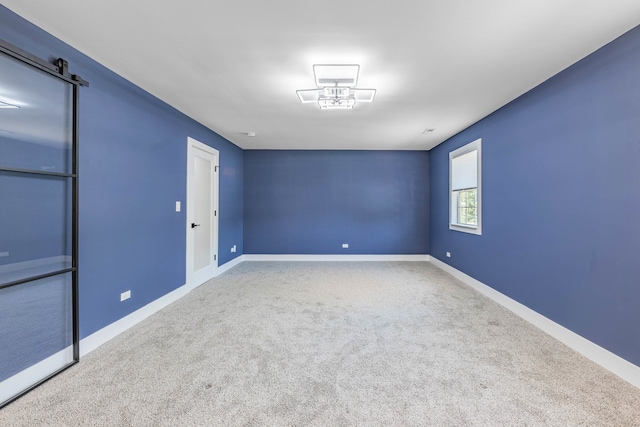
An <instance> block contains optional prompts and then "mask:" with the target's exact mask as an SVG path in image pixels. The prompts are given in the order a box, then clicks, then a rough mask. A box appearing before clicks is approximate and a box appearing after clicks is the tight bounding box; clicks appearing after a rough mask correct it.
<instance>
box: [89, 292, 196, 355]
mask: <svg viewBox="0 0 640 427" xmlns="http://www.w3.org/2000/svg"><path fill="white" fill-rule="evenodd" d="M188 293H189V289H188V288H187V285H183V286H180V287H179V288H177V289H175V290H173V291H171V292H169V293H168V294H166V295H163V296H161V297H160V298H158V299H157V300H155V301H152V302H150V303H149V304H147V305H145V306H144V307H141V308H139V309H138V310H136V311H134V312H133V313H131V314H129V315H127V316H125V317H123V318H121V319H119V320H116V321H115V322H113V323H111V324H110V325H108V326H105V327H104V328H102V329H100V330H99V331H96V332H94V333H93V334H91V335H89V336H88V337H86V338H83V339H82V340H80V357H82V356H85V355H87V354H88V353H90V352H92V351H93V350H95V349H96V348H98V347H100V346H101V345H102V344H104V343H106V342H107V341H109V340H111V339H113V338H115V337H116V336H118V335H120V334H121V333H123V332H124V331H126V330H127V329H129V328H131V327H132V326H134V325H136V324H137V323H140V322H142V321H143V320H144V319H146V318H147V317H149V316H151V315H152V314H154V313H156V312H157V311H159V310H161V309H163V308H165V307H166V306H168V305H169V304H171V303H172V302H174V301H177V300H179V299H180V298H182V297H183V296H185V295H186V294H188Z"/></svg>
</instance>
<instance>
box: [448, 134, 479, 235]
mask: <svg viewBox="0 0 640 427" xmlns="http://www.w3.org/2000/svg"><path fill="white" fill-rule="evenodd" d="M481 146H482V140H481V139H477V140H475V141H473V142H471V143H469V144H467V145H465V146H464V147H460V148H458V149H457V150H454V151H452V152H450V153H449V200H450V207H449V229H451V230H456V231H462V232H464V233H472V234H482V215H481V212H482V210H481V200H482V197H481V194H482V192H481V175H482V174H481V163H482V162H481Z"/></svg>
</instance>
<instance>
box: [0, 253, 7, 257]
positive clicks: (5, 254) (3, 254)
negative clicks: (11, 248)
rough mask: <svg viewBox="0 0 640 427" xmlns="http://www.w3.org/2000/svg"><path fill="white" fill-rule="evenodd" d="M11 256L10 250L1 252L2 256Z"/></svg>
mask: <svg viewBox="0 0 640 427" xmlns="http://www.w3.org/2000/svg"><path fill="white" fill-rule="evenodd" d="M3 256H9V252H0V257H3Z"/></svg>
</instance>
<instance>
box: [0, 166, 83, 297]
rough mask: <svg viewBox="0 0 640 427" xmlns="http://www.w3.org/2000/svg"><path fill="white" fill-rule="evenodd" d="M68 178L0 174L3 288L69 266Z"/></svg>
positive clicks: (70, 249) (0, 266) (70, 250)
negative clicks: (5, 285) (8, 284)
mask: <svg viewBox="0 0 640 427" xmlns="http://www.w3.org/2000/svg"><path fill="white" fill-rule="evenodd" d="M71 200H72V195H71V181H70V178H65V177H56V176H40V175H32V174H21V173H13V172H3V171H0V285H2V284H6V283H10V282H13V281H17V280H21V279H25V278H28V277H35V276H39V275H41V274H44V273H51V272H54V271H59V270H63V269H66V268H70V267H71V256H72V241H71V236H72V234H71V232H72V229H71V228H72V224H71Z"/></svg>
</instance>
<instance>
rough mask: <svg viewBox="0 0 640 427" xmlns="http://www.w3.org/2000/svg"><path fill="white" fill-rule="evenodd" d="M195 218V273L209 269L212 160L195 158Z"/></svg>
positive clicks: (210, 257)
mask: <svg viewBox="0 0 640 427" xmlns="http://www.w3.org/2000/svg"><path fill="white" fill-rule="evenodd" d="M194 160H195V174H194V176H195V195H196V198H195V210H194V213H195V217H194V221H195V222H194V224H195V225H196V227H194V228H195V229H194V246H195V247H194V271H198V270H200V269H202V268H206V267H209V266H210V265H211V260H212V255H213V254H212V247H211V178H212V173H213V164H212V163H211V161H210V160H207V159H203V158H202V157H198V156H196V157H195V159H194Z"/></svg>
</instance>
